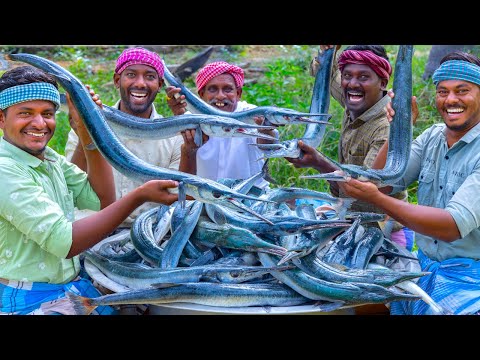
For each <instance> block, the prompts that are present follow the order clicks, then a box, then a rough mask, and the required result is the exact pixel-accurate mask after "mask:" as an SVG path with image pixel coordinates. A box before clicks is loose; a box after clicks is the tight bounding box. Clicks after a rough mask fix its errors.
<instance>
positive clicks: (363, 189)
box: [337, 178, 381, 202]
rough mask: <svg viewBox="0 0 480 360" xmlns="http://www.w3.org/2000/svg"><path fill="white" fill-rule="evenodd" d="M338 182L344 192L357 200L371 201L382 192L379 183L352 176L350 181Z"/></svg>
mask: <svg viewBox="0 0 480 360" xmlns="http://www.w3.org/2000/svg"><path fill="white" fill-rule="evenodd" d="M337 183H338V187H339V188H340V189H341V190H342V193H343V194H345V195H347V196H348V197H352V198H354V199H357V200H363V201H366V202H371V200H372V199H374V198H375V196H377V195H378V194H380V193H381V192H380V190H379V189H378V187H377V185H375V184H374V183H372V182H368V181H359V180H356V179H353V178H351V179H350V180H348V181H345V182H337Z"/></svg>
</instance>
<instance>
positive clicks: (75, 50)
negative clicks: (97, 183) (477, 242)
mask: <svg viewBox="0 0 480 360" xmlns="http://www.w3.org/2000/svg"><path fill="white" fill-rule="evenodd" d="M276 46H277V45H276ZM270 47H271V46H270ZM278 47H280V50H281V51H280V53H281V55H280V56H276V57H274V58H272V59H271V60H269V61H268V62H266V63H265V64H264V67H265V68H266V72H265V73H264V76H263V77H261V78H260V79H259V81H258V82H256V83H254V84H248V83H247V84H246V86H245V88H244V91H243V100H246V101H247V102H250V103H253V104H256V105H259V106H262V105H275V106H279V107H285V108H291V109H295V110H299V111H306V112H308V110H309V107H310V101H311V94H312V87H313V82H314V78H313V77H311V76H310V75H309V74H308V68H309V64H310V61H311V59H312V58H313V56H315V55H316V53H317V51H318V46H317V45H315V46H312V45H288V46H287V45H285V46H283V45H278ZM124 48H125V46H108V47H105V46H103V47H100V46H96V47H95V46H56V47H52V48H50V49H48V50H46V51H43V52H38V53H37V55H39V56H43V57H45V58H48V59H50V60H52V61H55V62H59V63H60V64H62V62H65V63H66V64H68V66H66V67H67V69H68V70H69V71H70V72H71V73H72V74H74V75H75V76H77V77H78V78H79V79H80V80H81V81H82V82H83V83H85V84H89V85H91V86H92V88H93V89H95V91H96V92H97V93H98V94H99V95H100V96H101V99H102V101H103V102H104V103H105V104H108V105H112V104H114V103H115V102H116V101H117V99H118V94H117V90H116V89H115V88H114V86H113V70H114V67H115V59H116V58H117V57H118V55H119V54H120V53H121V51H122V50H123V49H124ZM386 48H387V52H388V55H389V58H390V61H391V63H392V64H394V63H395V58H396V56H397V50H398V45H387V46H386ZM430 48H431V45H417V46H415V53H414V59H413V84H414V85H413V94H414V95H416V96H417V101H418V105H419V109H420V116H419V119H418V120H417V124H416V126H415V128H414V138H415V137H416V136H418V135H419V134H420V133H421V132H422V131H423V130H425V129H426V128H427V127H429V126H430V125H432V124H433V123H435V122H438V121H442V120H441V118H440V117H439V115H438V114H437V112H436V109H435V102H434V99H435V97H434V94H435V88H434V86H433V84H432V82H431V80H428V81H424V80H422V74H423V71H424V68H425V64H426V62H427V59H428V53H429V50H430ZM11 49H12V47H9V46H3V47H0V53H2V52H8V51H9V50H11ZM16 50H17V51H18V49H16ZM21 50H22V49H20V51H21ZM247 50H248V46H247V45H232V46H228V47H225V48H224V50H223V52H222V53H221V54H216V55H215V56H216V59H223V60H225V61H231V62H234V63H239V64H240V63H242V62H246V61H248V55H249V54H248V51H247ZM277 50H278V49H277ZM24 52H28V51H24ZM195 54H196V52H195V51H193V50H191V51H186V52H184V53H183V54H182V57H181V58H178V57H177V58H174V57H173V55H172V54H167V53H166V54H162V53H160V55H161V56H162V58H164V60H165V62H166V63H167V64H172V63H176V64H179V63H181V62H183V61H185V60H187V59H188V58H190V57H191V56H194V55H195ZM394 75H395V74H393V76H392V78H391V80H390V86H391V84H392V83H393V78H394ZM185 85H187V86H188V87H189V88H190V89H192V90H194V82H193V78H188V79H187V80H186V81H185ZM155 105H156V107H157V110H158V111H159V113H160V114H163V115H164V116H171V115H172V113H171V111H170V109H169V108H168V106H167V105H166V101H165V99H164V96H163V93H162V94H159V96H157V99H156V101H155ZM329 113H330V114H332V119H331V120H330V123H331V124H332V125H329V126H327V131H326V133H325V136H324V139H323V143H322V144H321V146H320V147H319V150H320V151H321V152H323V153H324V154H326V155H327V156H329V157H330V158H332V159H337V145H338V140H339V130H340V123H341V120H342V115H343V109H342V108H341V106H340V105H339V104H338V103H337V102H336V101H335V100H334V99H333V98H332V101H331V102H330V110H329ZM69 131H70V126H69V124H68V119H67V115H66V113H65V112H63V111H60V112H59V113H58V114H57V130H56V133H55V136H54V137H53V139H52V141H51V142H50V146H51V147H52V148H54V149H55V150H56V151H58V152H59V153H61V154H63V153H64V148H65V143H66V140H67V135H68V132H69ZM279 131H280V139H281V140H286V139H293V138H298V137H301V136H302V135H303V133H304V131H305V126H302V125H301V126H298V125H290V126H285V127H281V128H280V129H279ZM270 172H271V175H272V177H273V178H274V179H276V181H277V186H298V187H307V188H311V189H316V190H319V191H328V187H327V183H326V182H325V181H323V180H306V179H299V176H300V175H306V174H313V173H315V171H314V170H312V169H295V168H294V167H293V166H292V165H290V163H288V162H287V161H286V160H285V159H272V160H271V163H270ZM409 190H410V191H409V197H410V201H411V202H412V203H416V184H413V185H412V186H411V187H410V189H409Z"/></svg>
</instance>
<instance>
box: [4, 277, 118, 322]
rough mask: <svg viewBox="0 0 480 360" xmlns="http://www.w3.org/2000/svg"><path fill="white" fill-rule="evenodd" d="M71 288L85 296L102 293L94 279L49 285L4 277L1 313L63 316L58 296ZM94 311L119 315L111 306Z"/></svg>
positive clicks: (96, 295)
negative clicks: (93, 282) (92, 281)
mask: <svg viewBox="0 0 480 360" xmlns="http://www.w3.org/2000/svg"><path fill="white" fill-rule="evenodd" d="M67 291H71V292H73V293H75V294H77V295H81V296H85V297H92V298H94V297H98V296H101V295H102V294H101V293H100V292H99V291H98V290H97V289H96V288H95V287H94V286H93V284H92V283H91V281H90V280H87V279H85V278H81V277H77V278H76V279H75V280H74V281H71V282H69V283H67V284H48V283H40V282H22V281H12V280H6V279H0V314H1V315H61V314H62V310H61V306H60V305H59V302H57V300H58V299H61V298H64V297H65V296H66V295H65V293H66V292H67ZM92 314H95V315H115V314H117V310H115V309H114V308H112V307H111V306H99V307H97V308H96V309H95V310H94V312H92Z"/></svg>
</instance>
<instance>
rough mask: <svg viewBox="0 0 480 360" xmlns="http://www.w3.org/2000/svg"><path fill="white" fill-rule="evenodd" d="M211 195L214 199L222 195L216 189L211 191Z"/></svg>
mask: <svg viewBox="0 0 480 360" xmlns="http://www.w3.org/2000/svg"><path fill="white" fill-rule="evenodd" d="M212 195H213V197H214V198H215V199H219V198H220V197H221V196H222V194H220V193H219V192H217V191H213V192H212Z"/></svg>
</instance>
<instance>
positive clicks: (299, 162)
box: [285, 140, 320, 168]
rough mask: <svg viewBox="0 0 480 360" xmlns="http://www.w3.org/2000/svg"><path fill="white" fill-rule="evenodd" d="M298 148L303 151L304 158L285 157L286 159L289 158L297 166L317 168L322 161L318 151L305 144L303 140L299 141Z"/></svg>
mask: <svg viewBox="0 0 480 360" xmlns="http://www.w3.org/2000/svg"><path fill="white" fill-rule="evenodd" d="M298 148H299V149H300V150H302V152H303V156H302V158H290V157H285V160H287V161H288V162H289V163H291V164H292V165H293V166H295V167H296V168H306V167H313V168H316V166H317V165H318V164H319V163H320V156H319V155H318V151H317V150H316V149H314V148H313V147H311V146H310V145H307V144H305V143H304V142H303V141H302V140H299V141H298Z"/></svg>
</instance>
